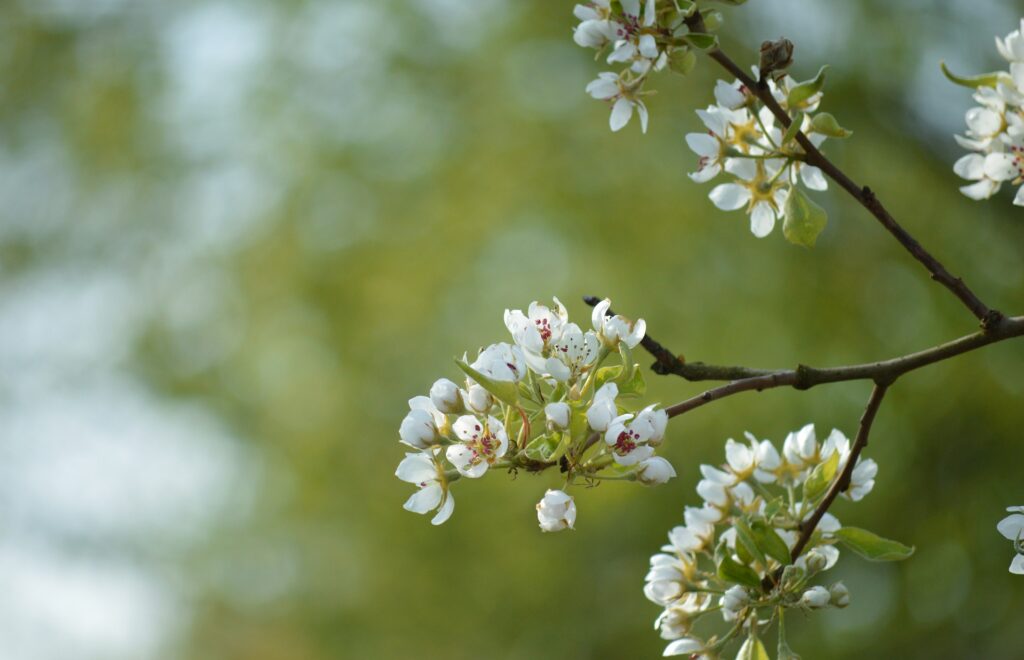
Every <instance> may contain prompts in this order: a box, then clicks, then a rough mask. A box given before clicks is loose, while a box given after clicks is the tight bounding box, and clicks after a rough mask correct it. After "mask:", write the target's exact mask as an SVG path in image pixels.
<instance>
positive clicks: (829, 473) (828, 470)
mask: <svg viewBox="0 0 1024 660" xmlns="http://www.w3.org/2000/svg"><path fill="white" fill-rule="evenodd" d="M838 467H839V452H837V451H834V452H832V455H831V456H829V458H828V460H827V461H825V462H823V463H819V464H818V466H817V467H815V468H814V469H813V470H811V474H810V476H808V477H807V481H805V482H804V499H805V500H808V501H811V502H813V501H815V500H817V499H818V497H819V496H821V495H823V494H824V493H825V490H826V489H827V488H828V485H829V484H830V483H832V477H834V476H836V469H837V468H838Z"/></svg>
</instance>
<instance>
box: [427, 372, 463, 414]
mask: <svg viewBox="0 0 1024 660" xmlns="http://www.w3.org/2000/svg"><path fill="white" fill-rule="evenodd" d="M430 401H431V402H432V403H433V404H434V406H435V407H436V408H437V409H438V410H440V411H441V412H443V413H447V414H458V413H460V412H462V411H463V410H465V408H464V407H463V404H462V395H461V394H460V393H459V386H458V385H456V384H455V383H453V382H452V381H450V380H448V379H447V378H440V379H438V380H436V381H434V384H433V385H431V387H430Z"/></svg>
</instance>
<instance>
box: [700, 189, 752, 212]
mask: <svg viewBox="0 0 1024 660" xmlns="http://www.w3.org/2000/svg"><path fill="white" fill-rule="evenodd" d="M708 198H709V199H710V200H711V202H712V203H713V204H714V205H715V206H717V207H718V208H720V209H722V210H723V211H735V210H736V209H738V208H741V207H742V206H743V205H745V204H746V203H747V202H749V201H750V191H749V190H747V189H746V188H745V187H743V186H741V185H738V184H735V183H723V184H720V185H718V186H715V187H714V188H712V190H711V192H710V193H709V194H708Z"/></svg>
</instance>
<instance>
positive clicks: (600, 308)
mask: <svg viewBox="0 0 1024 660" xmlns="http://www.w3.org/2000/svg"><path fill="white" fill-rule="evenodd" d="M611 306H612V301H611V300H609V299H608V298H605V299H604V300H602V301H601V302H599V303H597V304H596V305H594V310H593V312H591V316H590V320H591V322H592V323H593V325H594V331H595V332H597V335H598V337H599V338H600V339H601V343H603V344H604V345H605V346H606V347H608V348H610V349H615V348H616V347H617V346H618V343H619V342H620V341H621V342H622V343H623V344H625V345H626V346H627V347H629V348H636V346H637V344H639V343H640V342H641V341H642V340H643V338H644V333H645V332H646V331H647V322H646V321H644V320H643V319H637V320H636V321H631V320H629V319H627V318H626V317H625V316H621V315H619V314H616V315H615V316H609V315H608V309H609V308H610V307H611Z"/></svg>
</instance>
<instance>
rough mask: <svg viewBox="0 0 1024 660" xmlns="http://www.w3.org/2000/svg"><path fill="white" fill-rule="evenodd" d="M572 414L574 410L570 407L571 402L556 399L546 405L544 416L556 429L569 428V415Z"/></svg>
mask: <svg viewBox="0 0 1024 660" xmlns="http://www.w3.org/2000/svg"><path fill="white" fill-rule="evenodd" d="M571 414H572V411H571V410H570V409H569V404H567V403H566V402H564V401H556V402H554V403H549V404H548V405H546V406H544V417H545V418H546V419H547V421H548V423H549V424H551V425H552V426H553V427H555V428H556V429H567V428H569V417H570V415H571Z"/></svg>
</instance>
